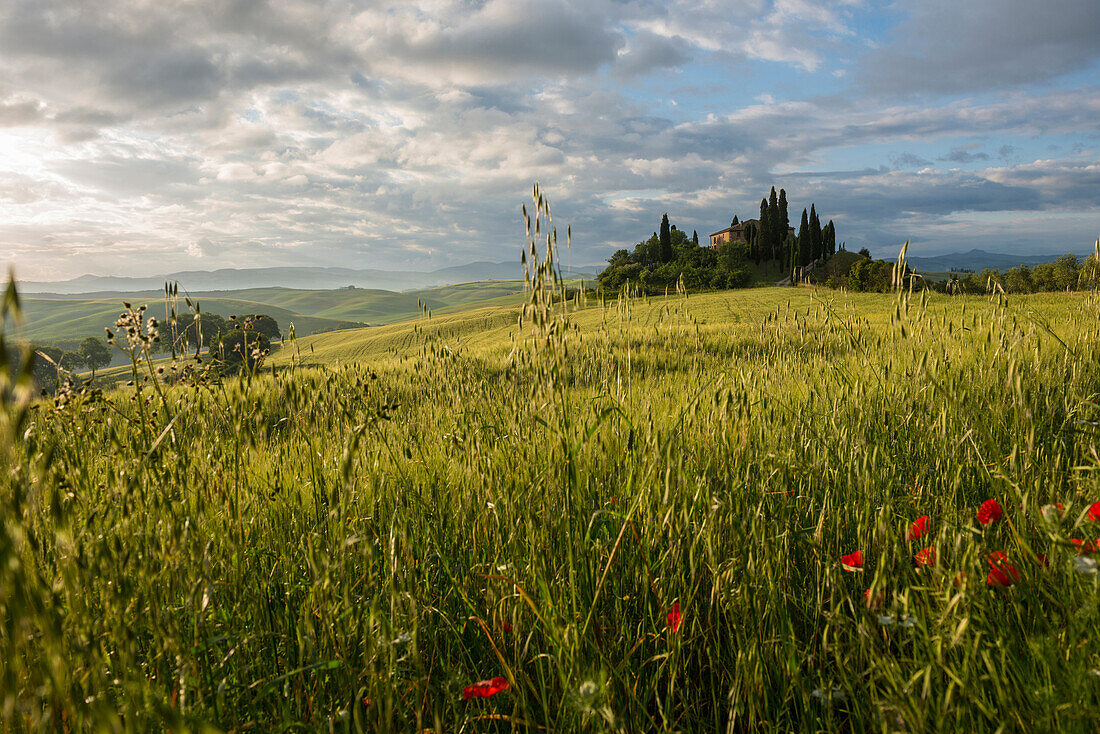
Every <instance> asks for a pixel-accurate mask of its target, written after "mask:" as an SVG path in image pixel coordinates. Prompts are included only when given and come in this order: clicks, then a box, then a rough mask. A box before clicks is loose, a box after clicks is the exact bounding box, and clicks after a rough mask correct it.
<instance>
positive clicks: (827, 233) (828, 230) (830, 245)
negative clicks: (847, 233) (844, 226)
mask: <svg viewBox="0 0 1100 734" xmlns="http://www.w3.org/2000/svg"><path fill="white" fill-rule="evenodd" d="M822 237H823V238H824V240H825V245H824V247H825V257H832V256H833V255H835V254H836V227H835V226H834V225H833V220H831V219H830V220H829V223H828V224H826V225H825V230H824V232H822Z"/></svg>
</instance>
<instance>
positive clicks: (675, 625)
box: [668, 602, 683, 632]
mask: <svg viewBox="0 0 1100 734" xmlns="http://www.w3.org/2000/svg"><path fill="white" fill-rule="evenodd" d="M681 621H683V620H682V618H681V617H680V602H676V603H675V604H673V605H672V609H669V610H668V628H669V629H670V630H672V631H673V632H679V631H680V622H681Z"/></svg>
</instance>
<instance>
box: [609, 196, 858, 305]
mask: <svg viewBox="0 0 1100 734" xmlns="http://www.w3.org/2000/svg"><path fill="white" fill-rule="evenodd" d="M787 208H788V204H787V192H786V191H785V190H783V189H779V191H778V192H777V191H776V189H775V187H774V186H773V187H772V189H771V193H770V194H769V196H767V197H764V198H763V199H761V200H760V218H759V219H758V220H748V222H747V223H746V225H745V227H744V228H743V230H742V236H741V237H740V238H738V239H731V240H730V241H728V242H723V243H721V244H720V245H718V246H717V247H712V246H711V245H710V243H709V242H707V243H706V244H705V245H700V244H699V233H698V231H692V234H691V236H688V234H687V232H686V231H685V230H682V229H678V228H677V227H676V225H674V224H672V223H671V222H670V221H669V218H668V214H667V213H666V214H665V215H664V216H663V217H662V218H661V225H660V228H659V230H658V231H657V232H654V233H653V235H652V236H651V237H650V238H649V239H646V240H642V241H641V242H638V243H637V244H636V245H635V246H634V248H633V250H626V249H621V250H618V251H616V252H615V254H614V255H612V256H611V257H610V258H609V259H608V261H607V263H608V264H607V267H606V268H605V269H604V270H603V271H602V272H601V273H600V276H599V283H600V285H601V287H603V288H604V289H605V290H608V291H617V290H618V289H620V288H621V287H622V286H623V285H625V284H627V283H631V284H633V285H635V286H639V287H641V288H642V289H643V290H649V291H652V290H659V289H662V288H668V287H670V286H675V285H676V284H678V283H682V284H683V285H684V287H686V288H688V289H691V290H697V289H701V288H713V289H721V288H741V287H744V286H747V285H750V284H751V283H752V281H753V276H754V271H756V272H757V273H759V272H760V271H761V270H766V269H767V268H768V267H770V268H771V270H772V271H777V272H782V273H788V274H789V273H792V272H794V271H795V270H796V269H799V268H804V267H806V266H807V265H809V264H811V263H814V262H821V261H824V260H826V259H828V258H829V257H831V256H832V255H833V254H834V253H835V252H836V249H837V245H836V227H835V226H834V224H833V222H832V220H829V222H828V224H826V225H825V226H822V225H821V219H820V217H819V216H818V213H817V207H816V205H815V204H813V203H811V204H810V207H809V209H808V210H807V209H803V210H802V221H801V226H800V227H799V229H798V231H797V232H795V231H793V230H792V228H791V226H790V223H789V216H788V213H787ZM739 223H740V220H739V219H738V218H737V216H736V215H735V216H734V217H733V221H732V222H731V223H730V227H731V228H733V227H736V226H737V225H738V224H739Z"/></svg>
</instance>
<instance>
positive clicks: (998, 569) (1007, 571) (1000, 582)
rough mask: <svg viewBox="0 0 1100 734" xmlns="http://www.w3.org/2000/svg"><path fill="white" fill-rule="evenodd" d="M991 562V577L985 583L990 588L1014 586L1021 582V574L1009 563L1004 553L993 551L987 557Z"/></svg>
mask: <svg viewBox="0 0 1100 734" xmlns="http://www.w3.org/2000/svg"><path fill="white" fill-rule="evenodd" d="M986 561H988V562H989V575H988V576H986V577H985V582H986V583H987V584H989V585H990V586H1012V584H1014V583H1016V582H1017V581H1019V580H1020V572H1019V570H1017V569H1016V567H1015V566H1013V565H1012V564H1011V563H1009V562H1008V557H1007V556H1006V555H1005V554H1004V551H993V552H992V553H990V554H989V555H988V556H986Z"/></svg>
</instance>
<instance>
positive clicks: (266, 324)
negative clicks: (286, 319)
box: [246, 313, 283, 340]
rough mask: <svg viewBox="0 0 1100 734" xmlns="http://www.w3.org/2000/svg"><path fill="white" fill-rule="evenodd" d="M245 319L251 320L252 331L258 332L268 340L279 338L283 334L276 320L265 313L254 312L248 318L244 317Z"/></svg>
mask: <svg viewBox="0 0 1100 734" xmlns="http://www.w3.org/2000/svg"><path fill="white" fill-rule="evenodd" d="M246 320H248V321H251V324H252V330H253V331H258V332H260V333H261V334H263V335H264V336H266V337H267V338H268V339H270V340H275V339H281V338H282V336H283V335H282V332H280V331H279V324H278V322H276V321H275V319H273V318H271V317H270V316H268V315H267V314H262V313H261V314H256V315H255V316H253V317H251V318H250V319H249V318H247V317H246Z"/></svg>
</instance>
